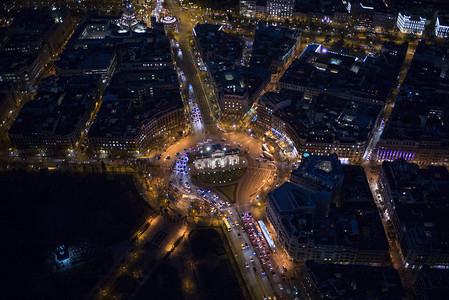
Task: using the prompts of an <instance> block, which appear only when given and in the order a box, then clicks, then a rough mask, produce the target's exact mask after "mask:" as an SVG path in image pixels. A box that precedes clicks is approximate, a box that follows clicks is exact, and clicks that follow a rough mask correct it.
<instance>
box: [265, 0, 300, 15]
mask: <svg viewBox="0 0 449 300" xmlns="http://www.w3.org/2000/svg"><path fill="white" fill-rule="evenodd" d="M294 8H295V0H267V12H268V14H269V15H270V16H274V17H278V18H291V17H292V16H293V10H294Z"/></svg>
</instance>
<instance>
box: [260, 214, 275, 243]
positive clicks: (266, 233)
mask: <svg viewBox="0 0 449 300" xmlns="http://www.w3.org/2000/svg"><path fill="white" fill-rule="evenodd" d="M257 223H258V224H259V227H260V229H262V233H263V235H264V237H265V239H266V240H267V242H268V245H270V247H271V250H273V251H274V249H276V245H275V244H274V242H273V239H272V238H271V236H270V234H269V233H268V230H267V227H265V223H264V222H263V221H262V220H260V221H257Z"/></svg>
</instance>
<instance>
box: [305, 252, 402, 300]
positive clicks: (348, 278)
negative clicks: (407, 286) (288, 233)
mask: <svg viewBox="0 0 449 300" xmlns="http://www.w3.org/2000/svg"><path fill="white" fill-rule="evenodd" d="M305 268H306V270H307V273H308V274H309V276H310V277H311V278H312V279H313V281H314V284H315V286H316V288H317V289H318V290H319V292H320V295H321V296H322V297H325V298H329V299H398V300H399V299H402V298H403V296H404V290H403V287H402V283H401V279H400V277H399V274H398V272H397V271H396V270H395V269H394V268H392V267H372V266H363V265H339V264H323V263H318V262H315V261H310V260H309V261H306V263H305Z"/></svg>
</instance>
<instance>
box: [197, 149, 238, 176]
mask: <svg viewBox="0 0 449 300" xmlns="http://www.w3.org/2000/svg"><path fill="white" fill-rule="evenodd" d="M239 163H240V150H238V149H230V148H226V147H222V146H221V145H219V144H215V145H208V146H205V147H203V150H202V151H201V153H199V154H197V155H196V156H195V160H194V165H195V169H196V170H205V169H210V170H214V169H226V168H232V167H236V166H238V164H239Z"/></svg>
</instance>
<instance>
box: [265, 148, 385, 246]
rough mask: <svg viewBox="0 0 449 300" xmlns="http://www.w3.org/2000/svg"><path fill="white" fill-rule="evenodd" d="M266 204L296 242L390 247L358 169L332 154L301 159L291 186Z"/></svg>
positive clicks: (275, 191)
mask: <svg viewBox="0 0 449 300" xmlns="http://www.w3.org/2000/svg"><path fill="white" fill-rule="evenodd" d="M319 187H322V188H323V187H324V189H319ZM268 201H269V202H271V204H272V205H273V204H274V205H275V207H276V210H277V213H278V214H279V215H280V216H281V220H282V224H283V227H284V229H285V230H286V231H287V232H288V233H289V234H290V235H291V236H293V237H295V238H297V239H298V241H299V242H300V243H314V244H315V245H331V246H334V247H348V248H352V249H379V250H387V249H388V247H389V246H388V242H387V238H386V236H385V232H384V229H383V226H382V222H381V220H380V217H379V214H378V211H377V207H376V205H375V203H374V200H373V198H372V195H371V191H370V189H369V186H368V182H367V179H366V175H365V172H364V170H363V168H362V167H359V166H343V167H342V166H341V165H340V162H339V160H338V158H337V156H336V155H331V156H314V155H312V156H309V157H307V158H305V159H304V162H302V163H301V165H300V167H299V168H298V169H297V170H295V171H293V172H292V175H291V179H290V182H288V183H285V184H283V185H282V186H280V187H278V188H276V189H275V190H274V191H272V192H271V193H269V195H268Z"/></svg>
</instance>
